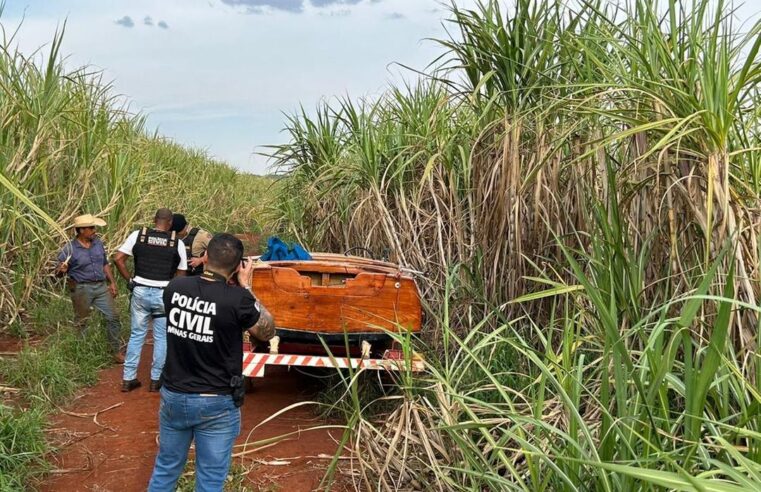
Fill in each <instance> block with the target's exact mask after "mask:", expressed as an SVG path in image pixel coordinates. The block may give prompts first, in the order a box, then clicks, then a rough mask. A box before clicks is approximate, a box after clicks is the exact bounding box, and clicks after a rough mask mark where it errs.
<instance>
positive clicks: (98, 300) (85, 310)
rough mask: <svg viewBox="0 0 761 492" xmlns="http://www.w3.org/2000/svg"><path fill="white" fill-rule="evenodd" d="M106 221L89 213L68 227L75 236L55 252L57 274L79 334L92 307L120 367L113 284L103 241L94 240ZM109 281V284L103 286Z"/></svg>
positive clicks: (118, 327) (118, 325)
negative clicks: (102, 322)
mask: <svg viewBox="0 0 761 492" xmlns="http://www.w3.org/2000/svg"><path fill="white" fill-rule="evenodd" d="M105 225H106V222H105V221H104V220H102V219H99V218H97V217H93V216H92V215H91V214H85V215H80V216H78V217H75V218H74V222H73V223H72V224H71V225H70V226H69V227H68V228H74V231H75V233H76V237H75V238H74V239H72V240H71V241H70V242H68V243H66V245H65V246H64V247H63V249H61V251H60V252H59V253H58V265H57V267H56V275H58V276H63V275H67V276H68V279H67V282H66V284H67V287H68V290H69V295H70V297H71V303H72V305H73V306H74V319H75V322H76V324H77V327H78V328H79V329H80V331H82V332H84V329H85V327H86V326H87V319H88V317H89V315H90V310H91V308H93V307H94V308H95V309H97V310H98V311H100V312H101V313H103V316H104V317H105V318H106V329H107V331H106V333H107V336H108V343H109V345H110V347H111V350H112V352H113V354H114V360H115V361H116V362H117V363H119V364H121V363H123V362H124V356H122V355H121V354H120V353H119V348H120V340H119V331H120V328H121V326H120V323H119V316H118V315H117V313H116V307H115V305H114V297H116V282H115V281H114V276H113V274H112V273H111V267H110V266H109V264H108V255H107V254H106V249H105V248H104V247H103V242H102V241H101V240H100V239H98V237H97V230H96V227H104V226H105ZM106 282H108V285H106Z"/></svg>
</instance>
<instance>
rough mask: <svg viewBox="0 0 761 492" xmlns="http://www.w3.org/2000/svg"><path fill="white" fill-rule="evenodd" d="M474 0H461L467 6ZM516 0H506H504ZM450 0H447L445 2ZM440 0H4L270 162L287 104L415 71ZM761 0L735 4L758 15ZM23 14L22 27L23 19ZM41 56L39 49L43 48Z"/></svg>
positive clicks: (116, 77)
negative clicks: (269, 147)
mask: <svg viewBox="0 0 761 492" xmlns="http://www.w3.org/2000/svg"><path fill="white" fill-rule="evenodd" d="M1 1H2V0H0V2H1ZM475 1H476V0H457V3H458V5H461V6H466V5H470V4H473V3H474V2H475ZM505 1H506V2H508V1H509V0H505ZM447 3H448V2H447ZM443 5H444V4H443V3H442V1H441V0H160V1H158V0H5V10H4V11H3V13H2V16H0V24H2V27H3V29H4V30H5V33H6V35H10V33H12V32H13V31H14V30H16V28H18V32H17V33H16V37H15V42H16V43H17V45H18V48H19V49H20V50H21V51H22V52H24V53H25V54H27V55H32V54H34V53H35V52H37V51H38V50H40V48H41V47H42V51H39V53H44V50H45V48H44V46H45V45H49V43H50V41H51V40H52V38H53V35H54V33H55V32H56V30H58V29H60V28H61V27H62V26H63V25H64V23H65V26H66V28H65V35H64V40H63V44H62V48H61V53H63V54H65V55H66V56H67V59H66V63H67V65H68V66H70V67H72V68H74V67H80V66H84V65H88V66H91V67H95V68H96V69H98V70H102V71H103V73H104V77H103V78H104V80H106V81H108V82H110V83H111V84H112V85H113V87H114V91H115V93H117V94H121V95H123V96H125V98H126V100H127V101H129V108H130V110H131V111H133V112H141V113H143V114H145V115H146V116H147V123H148V127H149V129H151V130H158V132H159V133H160V134H162V135H164V136H167V137H170V138H172V139H174V140H176V141H177V142H179V143H181V144H184V145H187V146H192V147H196V148H201V149H205V150H206V151H207V152H208V153H209V154H210V155H212V156H213V157H215V158H218V159H220V160H222V161H225V162H227V163H229V164H231V165H233V166H234V167H236V168H239V169H241V170H244V171H247V172H253V173H256V174H265V173H267V172H268V164H269V163H268V160H267V158H266V157H264V156H261V155H258V153H259V152H263V153H266V152H267V148H266V146H267V145H273V144H278V143H283V142H285V141H286V140H287V137H286V135H285V134H284V133H283V132H282V128H283V126H284V124H285V121H286V118H285V116H284V114H289V113H293V112H295V111H297V110H298V109H299V107H300V105H303V107H304V108H305V109H306V110H307V111H310V110H311V109H313V108H314V107H316V106H317V104H318V103H319V102H320V101H321V100H324V99H326V98H327V99H329V98H331V97H336V96H338V97H341V96H349V97H352V98H360V97H364V96H371V97H372V96H375V95H379V94H381V93H382V92H383V90H384V88H386V87H387V86H388V84H389V83H391V82H395V81H396V82H398V81H400V80H403V79H404V78H407V79H410V80H412V79H414V74H412V73H411V72H409V71H407V70H405V69H404V68H402V67H401V66H402V65H403V66H408V67H412V68H415V69H424V68H425V67H426V65H428V63H430V62H431V61H432V60H434V59H435V58H436V57H437V56H438V55H439V54H440V53H441V47H440V46H439V45H438V44H437V43H435V42H434V41H431V40H430V38H437V39H441V38H443V37H446V33H445V30H444V27H443V24H444V22H443V21H444V19H446V18H447V17H448V13H447V11H446V8H445V7H444V6H443ZM760 10H761V0H747V1H746V2H745V3H744V4H741V5H739V7H738V17H739V18H740V19H741V20H750V19H754V18H757V16H756V15H755V14H756V13H757V12H758V11H760ZM19 26H20V27H19ZM37 56H40V57H41V56H42V55H41V54H38V55H37Z"/></svg>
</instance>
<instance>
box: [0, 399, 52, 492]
mask: <svg viewBox="0 0 761 492" xmlns="http://www.w3.org/2000/svg"><path fill="white" fill-rule="evenodd" d="M44 424H45V413H44V411H42V410H40V409H27V410H25V411H22V410H19V409H15V408H11V407H9V406H6V405H5V404H3V403H0V490H2V491H14V490H25V489H26V488H27V487H28V485H29V481H30V480H31V479H32V478H34V477H37V476H39V475H40V474H41V473H42V472H44V471H45V470H46V468H47V466H48V464H47V461H46V459H45V454H46V453H47V452H48V451H49V445H48V443H47V442H46V440H45V434H44V432H43V428H44Z"/></svg>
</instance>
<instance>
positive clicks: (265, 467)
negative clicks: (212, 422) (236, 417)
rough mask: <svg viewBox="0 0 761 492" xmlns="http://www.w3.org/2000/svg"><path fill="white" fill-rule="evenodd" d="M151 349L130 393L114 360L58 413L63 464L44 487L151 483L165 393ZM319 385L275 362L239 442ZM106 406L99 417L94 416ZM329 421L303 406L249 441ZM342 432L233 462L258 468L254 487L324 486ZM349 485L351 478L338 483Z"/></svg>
mask: <svg viewBox="0 0 761 492" xmlns="http://www.w3.org/2000/svg"><path fill="white" fill-rule="evenodd" d="M151 349H152V346H150V345H146V347H145V349H144V350H143V355H142V358H141V363H140V366H141V367H140V370H139V372H138V377H139V379H140V380H141V381H142V382H143V386H142V387H140V388H138V389H136V390H134V391H132V392H130V393H122V392H120V383H121V377H122V367H121V366H115V367H111V368H109V369H106V370H104V371H102V373H101V378H100V382H99V383H98V384H97V385H96V386H94V387H92V388H87V389H85V390H84V391H83V392H82V393H81V394H80V395H78V396H77V397H76V399H75V400H74V402H73V403H72V404H71V405H69V406H67V407H66V408H64V409H62V410H63V412H68V413H60V414H59V415H58V416H56V417H55V418H54V419H53V420H52V422H51V424H50V425H51V427H52V429H50V437H51V438H52V439H53V441H54V442H55V444H56V445H58V446H60V447H62V449H61V450H60V452H59V453H58V454H57V455H56V456H54V457H53V459H52V462H53V467H54V468H56V469H57V470H56V471H54V473H53V474H51V475H49V478H48V480H46V481H45V482H44V483H42V484H41V485H40V486H39V488H40V489H41V490H42V491H98V492H105V491H120V492H121V491H124V492H129V491H143V490H145V489H146V487H147V485H148V481H149V479H150V476H151V471H152V469H153V461H154V459H155V456H156V450H157V443H156V441H157V434H158V406H159V394H158V393H149V392H148V388H147V383H148V381H149V380H150V376H149V365H150V360H151V357H150V354H151ZM317 390H319V386H318V385H316V384H315V383H314V381H313V380H311V378H309V377H306V376H304V375H302V374H300V373H299V372H297V371H290V372H288V371H287V370H284V369H283V368H268V370H267V375H266V376H265V377H264V378H260V379H255V380H253V391H250V392H249V393H248V394H247V395H246V401H245V404H244V405H243V407H242V425H241V434H240V436H239V438H238V441H237V443H236V444H243V443H244V442H246V438H247V437H248V435H249V432H250V431H251V430H252V429H253V428H254V427H255V426H256V425H257V424H259V423H260V422H261V421H262V420H264V419H266V418H267V417H269V416H270V415H272V414H274V413H276V412H277V411H279V410H281V409H283V408H285V407H287V406H289V405H292V404H294V403H298V402H301V401H307V400H313V399H314V392H315V391H317ZM116 405H118V406H116ZM112 406H113V408H111V409H109V407H112ZM107 409H108V410H107ZM99 411H100V412H101V413H100V414H98V415H97V423H96V422H95V421H94V419H93V416H94V414H95V413H96V412H99ZM74 414H80V415H79V416H75V415H74ZM98 424H100V425H98ZM324 424H325V422H324V421H321V420H320V419H318V418H316V417H315V416H314V414H313V412H312V410H311V409H310V408H308V407H299V408H296V409H294V410H291V411H289V412H287V413H286V414H284V415H281V416H279V417H277V418H276V419H274V420H273V421H271V422H268V423H267V424H265V425H264V426H262V427H260V428H259V429H257V430H256V431H255V432H254V433H253V434H252V436H251V437H250V439H249V442H255V441H258V440H261V439H266V438H269V437H274V436H278V435H282V434H286V433H289V432H293V431H298V430H300V429H306V428H309V427H313V426H316V425H324ZM340 437H341V430H338V429H336V430H316V431H309V432H304V433H302V434H300V435H299V436H298V437H295V438H291V439H290V440H285V441H282V442H279V443H277V444H275V445H273V446H270V447H267V448H266V449H262V450H260V451H257V452H256V453H253V454H248V455H246V456H245V457H241V458H237V459H235V460H234V461H233V463H234V464H241V465H243V466H244V467H246V469H251V472H250V473H249V475H248V479H249V480H250V482H251V483H247V484H245V485H246V486H247V487H249V489H251V490H262V491H264V490H266V491H288V492H291V491H292V492H300V491H311V490H315V489H316V488H317V487H318V486H319V484H320V480H321V479H322V477H323V475H324V473H325V468H326V467H327V465H328V464H329V463H330V460H329V459H326V458H325V457H324V455H330V456H332V455H333V453H334V452H335V450H336V448H337V444H336V443H337V441H338V440H339V439H340ZM249 449H251V447H249ZM241 450H242V448H236V449H235V451H236V452H237V451H241ZM273 462H274V463H273ZM347 489H348V487H347V484H346V483H342V484H334V485H333V486H332V487H331V490H347Z"/></svg>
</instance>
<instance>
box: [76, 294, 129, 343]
mask: <svg viewBox="0 0 761 492" xmlns="http://www.w3.org/2000/svg"><path fill="white" fill-rule="evenodd" d="M69 296H70V297H71V303H72V305H73V306H74V321H75V323H76V326H77V328H79V330H80V331H81V332H82V333H83V334H84V332H85V330H86V328H87V319H88V318H89V316H90V307H95V309H97V310H98V311H100V312H101V313H103V316H104V317H105V318H106V330H107V331H106V335H107V337H108V344H109V345H110V346H111V350H112V351H113V352H118V351H119V349H120V348H121V341H120V340H119V331H121V324H120V323H119V315H118V314H116V307H115V305H114V297H113V296H112V295H111V293H110V292H109V291H108V286H107V285H106V282H94V283H88V284H79V283H78V284H76V285H71V286H70V287H69Z"/></svg>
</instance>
